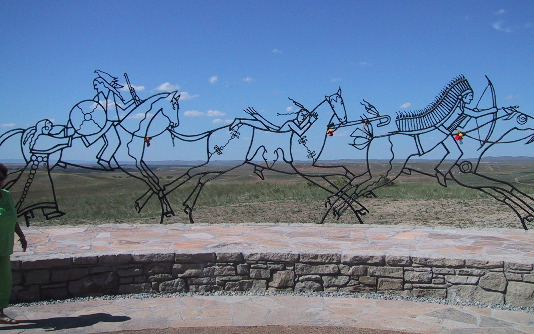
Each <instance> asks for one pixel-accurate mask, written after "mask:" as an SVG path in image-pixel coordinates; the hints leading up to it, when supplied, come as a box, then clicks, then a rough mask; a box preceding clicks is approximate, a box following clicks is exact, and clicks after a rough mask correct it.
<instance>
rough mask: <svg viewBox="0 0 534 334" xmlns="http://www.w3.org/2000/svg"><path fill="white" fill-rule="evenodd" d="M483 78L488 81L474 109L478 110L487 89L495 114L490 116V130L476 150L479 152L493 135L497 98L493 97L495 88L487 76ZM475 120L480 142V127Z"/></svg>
mask: <svg viewBox="0 0 534 334" xmlns="http://www.w3.org/2000/svg"><path fill="white" fill-rule="evenodd" d="M485 77H486V80H488V84H487V85H486V88H485V89H484V91H483V92H482V95H480V98H479V99H478V102H477V105H476V106H475V109H478V105H479V103H480V101H481V100H482V97H484V94H486V91H487V90H488V88H489V89H490V90H491V100H492V104H493V108H494V109H495V112H494V113H492V114H491V117H492V119H491V124H490V129H489V130H488V134H487V135H486V138H485V139H484V141H481V142H480V147H479V148H478V149H479V150H480V149H481V148H482V146H484V144H485V143H487V142H488V140H489V139H490V137H491V135H492V133H493V130H495V123H496V121H497V96H496V95H495V87H493V83H492V82H491V80H490V79H489V78H488V76H487V75H486V76H485ZM475 120H476V123H477V131H478V139H479V140H480V127H479V125H478V118H476V119H475Z"/></svg>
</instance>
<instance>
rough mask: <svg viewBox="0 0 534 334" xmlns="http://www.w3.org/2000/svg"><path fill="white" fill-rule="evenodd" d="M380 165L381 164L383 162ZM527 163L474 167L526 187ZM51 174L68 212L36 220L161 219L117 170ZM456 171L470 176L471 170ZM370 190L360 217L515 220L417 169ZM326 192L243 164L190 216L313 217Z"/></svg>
mask: <svg viewBox="0 0 534 334" xmlns="http://www.w3.org/2000/svg"><path fill="white" fill-rule="evenodd" d="M382 167H383V168H384V172H385V168H386V167H387V164H383V166H382ZM532 167H533V166H532V164H530V163H502V162H498V163H485V164H483V165H482V166H481V169H480V170H479V171H484V173H486V174H487V175H488V176H491V177H493V178H496V179H499V180H503V181H507V182H510V183H512V184H514V185H515V186H516V187H518V188H519V189H521V190H522V191H525V192H527V193H528V194H531V195H532V194H534V169H533V168H532ZM350 168H351V170H364V168H365V166H364V165H363V164H357V163H352V164H351V165H350ZM417 168H418V169H421V170H425V169H428V170H431V169H432V165H431V164H429V163H420V164H418V166H417ZM154 169H155V170H157V172H156V173H157V175H158V176H159V178H160V180H161V182H162V183H168V182H170V181H172V180H173V179H175V178H176V177H177V176H178V175H181V174H182V173H183V172H185V170H186V168H185V167H172V166H159V167H158V166H154ZM38 174H40V175H41V176H40V177H36V178H35V179H34V181H33V183H32V185H31V188H30V193H31V196H32V200H38V199H39V198H46V197H47V196H48V197H49V194H50V192H49V191H50V189H49V187H48V181H47V179H46V173H38ZM43 175H44V176H43ZM52 177H53V180H54V185H55V189H56V195H57V199H58V202H59V207H60V209H61V210H62V211H64V212H66V213H67V214H66V215H65V216H63V217H60V218H56V219H53V220H49V221H45V220H44V218H43V217H42V216H39V215H37V216H36V218H35V219H33V220H32V224H34V225H58V224H68V225H76V224H97V223H123V222H124V223H157V222H159V217H160V209H159V205H158V203H157V201H156V200H155V199H152V200H151V201H149V203H148V204H147V206H146V207H145V208H144V209H143V210H142V212H141V213H137V212H136V210H135V209H134V202H135V200H136V199H137V198H138V197H139V196H141V195H142V194H143V193H144V192H145V191H146V188H145V185H144V184H143V183H142V182H140V181H138V180H136V179H135V178H133V177H131V176H128V175H127V174H125V173H122V172H121V171H114V172H96V171H87V170H82V169H76V168H68V169H66V170H59V171H54V172H53V174H52ZM462 177H464V178H467V181H469V180H468V178H469V175H467V174H465V175H463V176H462ZM339 182H340V183H341V179H340V180H339ZM19 186H20V187H22V184H21V183H20V184H19ZM192 187H193V184H190V185H185V186H183V187H180V188H179V189H177V190H176V191H174V192H173V193H172V194H171V196H170V202H171V205H172V206H173V209H174V211H175V214H176V216H174V217H171V218H169V219H167V220H166V222H170V223H187V222H188V218H187V215H186V214H185V213H184V212H183V211H182V204H181V203H182V202H183V201H184V199H185V198H187V195H188V194H189V192H190V191H191V190H192ZM17 189H18V188H17V187H14V188H13V194H14V198H15V199H17V198H18V197H17V196H20V194H19V192H20V190H19V191H17ZM375 193H376V195H377V198H364V199H362V204H363V205H365V206H366V207H367V209H369V211H370V213H369V214H368V215H366V216H365V217H364V221H365V222H366V223H373V224H411V225H433V226H435V225H440V226H454V227H512V228H520V225H519V221H518V219H517V217H516V216H515V214H514V213H513V212H512V211H511V210H509V209H508V208H507V207H506V206H505V205H503V204H501V203H499V202H497V201H495V200H494V199H491V198H489V197H488V196H487V195H485V194H483V193H481V192H479V191H476V190H473V189H469V188H464V187H460V186H457V185H454V184H451V185H448V186H447V187H443V186H440V185H439V184H438V183H437V182H436V179H435V178H431V177H428V176H424V175H422V174H415V175H402V176H400V177H399V178H398V179H396V180H395V181H394V183H393V185H392V186H387V187H382V188H380V189H378V190H377V191H376V192H375ZM327 196H328V193H327V192H325V191H324V190H322V189H321V188H319V187H317V186H314V185H312V184H311V183H310V182H308V181H307V180H305V179H303V178H300V177H298V176H292V175H285V174H281V173H272V172H269V173H265V180H261V179H260V178H259V177H257V176H256V175H255V174H254V173H253V170H252V168H251V167H242V168H239V169H237V170H234V171H232V172H230V173H228V174H225V175H223V176H221V177H220V178H218V179H216V180H214V181H212V182H210V183H208V184H207V185H206V187H205V188H204V189H203V192H202V194H201V196H200V197H199V200H198V202H197V206H196V210H195V213H194V216H195V221H196V222H199V223H244V222H247V223H248V222H262V223H263V222H265V223H276V222H280V223H316V222H319V221H320V220H321V218H322V216H323V214H324V212H325V206H324V203H325V200H326V198H327ZM530 204H531V205H532V204H533V203H530ZM327 222H335V223H357V222H358V221H357V220H356V218H355V216H354V215H353V214H351V212H349V211H347V212H346V213H345V214H344V216H343V217H342V218H341V219H339V220H334V219H333V218H332V217H328V219H327ZM530 227H531V228H534V226H530Z"/></svg>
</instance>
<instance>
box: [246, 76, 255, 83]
mask: <svg viewBox="0 0 534 334" xmlns="http://www.w3.org/2000/svg"><path fill="white" fill-rule="evenodd" d="M243 81H244V82H248V83H251V82H253V81H256V80H255V79H253V78H251V77H246V78H244V79H243Z"/></svg>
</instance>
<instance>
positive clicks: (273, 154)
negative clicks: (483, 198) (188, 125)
mask: <svg viewBox="0 0 534 334" xmlns="http://www.w3.org/2000/svg"><path fill="white" fill-rule="evenodd" d="M95 74H96V76H95V78H94V80H93V88H94V90H95V96H94V97H93V98H92V99H88V100H83V101H80V102H78V103H77V104H76V105H74V107H72V109H71V111H70V114H69V120H68V122H67V124H65V125H57V124H53V122H52V121H50V120H48V119H44V120H41V121H39V122H37V124H36V125H35V126H32V127H29V128H27V129H13V130H10V131H7V132H5V133H4V134H2V135H0V147H1V146H2V145H7V144H6V143H7V141H8V139H10V138H16V137H19V138H20V141H19V145H20V149H21V153H22V157H23V159H24V161H25V164H24V165H23V166H22V167H21V168H19V169H17V170H14V171H13V172H12V173H11V174H14V175H15V177H13V178H11V181H10V182H9V183H7V184H6V187H7V188H12V187H15V186H17V187H19V188H20V189H21V190H20V194H21V196H20V198H19V199H18V201H17V204H16V206H17V210H18V213H19V216H20V217H24V218H25V220H26V223H27V224H28V225H29V223H30V219H31V218H35V213H36V212H37V211H39V210H40V211H41V213H42V214H43V216H44V217H45V218H46V219H52V218H56V217H60V216H62V215H64V214H65V213H64V212H62V211H61V210H60V208H59V204H58V201H57V197H56V192H55V188H54V181H53V177H52V174H51V171H52V170H53V169H54V168H57V167H60V168H66V167H67V166H74V167H79V168H86V169H91V170H104V171H113V170H121V171H123V172H124V173H127V174H128V175H130V176H132V177H134V178H136V179H138V180H140V181H142V182H143V183H144V185H145V186H146V190H145V191H144V193H142V194H141V196H139V197H138V199H137V200H136V201H135V208H136V210H137V211H138V212H141V210H143V208H144V207H145V205H146V204H147V203H148V202H149V200H151V198H153V197H155V198H156V199H157V201H158V202H159V205H160V209H161V215H160V222H163V221H164V219H165V218H166V217H170V216H173V215H174V214H175V213H174V210H173V208H172V205H171V203H170V201H169V199H168V196H169V195H170V194H171V193H172V192H173V191H175V190H176V189H178V188H181V187H183V186H184V185H186V184H192V185H193V190H192V191H191V192H190V193H189V194H188V195H187V196H186V198H185V200H184V201H183V202H182V209H183V211H184V212H185V213H186V214H187V215H188V217H189V221H190V222H191V223H194V217H193V213H194V210H195V205H196V203H197V200H198V198H199V196H200V194H201V192H202V190H203V188H204V186H205V185H206V183H208V182H210V181H213V180H215V179H216V178H218V177H220V176H221V175H223V174H225V173H227V172H229V171H232V170H234V169H236V168H238V167H241V166H244V165H248V166H252V167H253V169H254V173H255V174H256V175H257V176H258V177H260V178H261V179H264V178H265V176H264V171H265V170H268V171H274V172H279V173H284V174H292V175H298V176H300V177H303V178H304V179H306V180H308V181H309V182H311V183H313V184H315V185H316V186H318V187H320V188H321V189H323V190H324V191H325V192H326V193H328V194H329V195H328V197H327V198H326V200H325V205H326V207H327V208H326V211H325V213H324V215H323V217H322V219H321V221H320V223H324V221H325V219H326V218H327V216H329V215H330V214H332V215H333V216H334V217H336V218H339V217H340V216H341V215H342V214H343V213H344V212H345V211H347V210H349V211H351V212H352V213H353V214H354V215H355V216H356V218H357V219H358V221H359V222H360V223H363V218H362V217H363V216H364V215H365V214H367V213H368V212H369V210H368V209H367V208H366V207H365V206H364V205H363V204H362V203H361V200H362V199H364V198H366V197H368V196H376V195H375V193H374V191H375V190H376V189H378V188H380V187H383V186H385V185H387V184H388V183H391V182H393V181H394V180H395V179H397V178H398V177H399V176H400V175H401V174H413V173H419V174H423V175H427V176H429V177H433V178H435V179H436V181H437V182H438V183H439V184H440V185H442V186H445V187H446V186H447V185H448V184H449V183H451V182H454V183H456V184H458V185H460V186H463V187H467V188H471V189H476V190H478V191H481V192H483V193H485V194H487V195H489V196H491V197H493V198H494V199H496V200H497V201H499V202H501V203H504V204H506V205H507V206H508V207H510V208H511V210H512V211H513V212H514V213H515V214H516V215H517V216H518V218H519V220H520V222H521V224H522V227H523V228H524V229H527V223H531V222H533V221H534V198H533V197H532V196H531V195H529V194H527V193H525V192H523V191H521V190H519V189H518V188H517V187H515V186H514V185H512V184H510V183H508V182H505V181H501V180H497V179H495V178H492V177H489V176H486V175H484V174H482V173H481V172H479V170H478V167H479V165H480V163H481V159H482V157H483V156H484V155H485V153H486V152H487V151H488V150H489V149H490V148H491V147H493V146H494V145H496V144H505V143H519V142H524V143H525V144H532V143H533V142H534V118H533V117H531V116H529V115H526V114H524V113H521V112H519V110H518V107H517V106H511V107H501V108H499V107H498V106H497V102H496V95H495V89H494V87H493V84H492V82H491V81H490V80H489V78H487V77H486V78H487V82H488V84H487V87H486V89H485V90H484V91H483V93H482V95H481V97H480V99H479V100H478V102H477V104H476V106H475V107H474V108H470V107H469V105H470V103H471V102H472V100H473V98H474V93H473V89H472V88H471V85H470V84H469V82H468V81H467V79H466V78H465V77H464V76H458V77H457V78H454V79H453V80H452V81H451V82H450V83H449V84H448V85H447V86H446V87H445V88H444V89H443V90H442V92H441V93H440V94H439V95H438V97H437V98H436V99H435V101H434V102H433V103H431V104H430V105H429V106H428V107H426V108H424V109H422V110H418V111H411V112H401V113H398V114H397V116H396V118H395V122H394V123H395V125H396V127H397V129H396V130H395V131H388V130H387V128H386V126H387V125H390V124H391V117H390V116H388V115H382V114H380V113H379V111H378V110H377V108H376V107H375V106H374V105H372V104H371V103H369V102H368V101H366V100H363V102H361V105H362V106H363V107H364V113H363V114H362V115H361V116H360V119H357V120H349V118H348V116H347V111H346V109H345V104H344V101H343V97H342V94H341V89H339V90H338V91H337V92H335V93H334V94H332V95H327V96H325V97H324V99H323V100H322V101H320V103H319V104H318V105H317V106H316V107H314V108H313V109H311V110H309V109H307V108H306V107H304V105H302V104H301V103H299V102H297V101H295V100H292V99H290V101H291V102H292V103H293V104H294V106H295V107H296V110H297V111H295V112H291V113H288V114H287V113H286V114H283V115H285V116H290V119H289V120H286V121H284V122H281V124H277V122H275V121H274V120H269V119H267V117H265V116H264V115H262V114H261V113H260V112H258V111H256V109H254V108H252V107H248V108H246V109H245V110H244V112H245V117H242V118H236V119H234V120H233V122H232V123H231V124H229V125H225V126H221V127H218V128H215V129H212V130H209V131H205V132H202V133H199V134H186V133H183V132H182V131H181V130H179V124H180V122H179V109H180V106H179V99H180V94H179V93H178V92H177V91H172V92H165V93H159V94H155V95H152V96H150V97H148V98H146V99H144V100H143V99H141V98H139V96H138V95H137V93H136V91H135V89H134V87H133V86H132V85H131V83H130V80H129V78H128V75H127V74H126V73H125V74H124V78H125V81H126V85H127V89H128V91H129V92H130V95H131V98H129V99H125V98H124V97H123V96H122V94H121V89H123V88H124V87H123V85H121V84H120V83H119V82H118V78H117V77H114V76H112V75H110V74H109V73H106V72H103V71H100V70H97V71H95ZM488 90H489V91H490V92H491V95H492V104H493V105H492V106H491V107H490V108H487V109H479V108H478V106H479V104H480V102H481V100H482V97H483V96H484V95H485V94H486V93H487V91H488ZM130 115H141V117H136V118H135V119H136V120H137V121H136V122H133V123H132V122H125V119H127V118H129V116H130ZM278 115H282V114H278ZM487 118H491V119H490V120H487ZM479 121H480V122H481V123H479ZM497 126H498V127H499V129H500V130H501V131H500V132H496V131H494V130H495V129H496V127H497ZM339 129H345V130H347V129H348V130H349V132H350V133H351V135H350V136H347V137H346V138H348V140H349V141H348V142H347V144H348V145H350V146H352V147H353V148H354V149H355V150H356V151H355V153H356V152H358V151H361V152H364V153H365V154H366V160H367V164H366V169H365V170H363V171H362V170H354V171H353V170H351V169H350V166H346V165H344V164H342V163H338V164H334V165H332V164H328V165H321V164H320V163H319V161H320V157H321V155H322V153H323V151H324V150H325V147H326V146H325V145H326V143H327V141H328V139H329V138H330V137H331V136H333V135H334V134H335V133H336V131H337V130H339ZM481 131H486V134H485V138H484V139H482V136H481ZM164 133H166V134H169V135H170V136H171V138H172V142H173V145H175V141H176V140H178V141H179V145H180V147H181V148H183V150H184V151H186V150H187V147H188V145H189V144H194V145H197V147H198V144H202V145H203V146H204V147H205V152H203V153H204V158H203V160H202V161H201V162H200V163H198V164H196V165H194V166H192V167H190V168H188V169H187V170H186V171H185V172H183V173H182V174H181V175H177V176H176V178H174V179H173V180H172V181H170V182H167V183H163V181H161V180H160V179H159V178H158V177H157V175H156V174H155V173H154V172H153V171H152V170H151V168H150V167H149V165H148V164H147V162H146V161H145V159H144V158H145V149H146V148H148V147H149V146H150V144H151V140H152V139H153V138H156V137H158V136H161V135H162V134H164ZM240 138H241V140H246V141H247V145H245V146H244V147H245V149H243V145H237V144H238V139H240ZM465 138H468V139H469V140H472V141H474V142H478V143H479V147H478V152H479V155H478V157H477V158H476V159H474V160H465V159H464V160H462V158H463V155H464V152H463V150H462V146H461V145H462V142H463V140H464V139H465ZM399 143H403V144H402V145H403V149H402V150H401V149H399V147H400V144H399ZM406 143H408V144H406ZM73 147H75V148H77V149H80V148H83V147H85V148H93V149H98V153H96V155H95V156H94V161H91V162H90V163H82V162H79V161H73V160H70V159H67V158H65V157H64V152H66V151H68V150H71V148H73ZM377 147H381V148H383V147H388V148H389V150H387V151H386V152H384V151H383V150H382V152H383V156H382V157H381V159H383V160H386V161H387V162H388V164H389V165H388V170H387V173H386V174H385V175H384V174H379V173H378V172H377V170H376V167H375V166H374V165H373V164H371V163H370V153H375V152H376V150H377V149H376V148H377ZM407 147H408V148H411V150H410V149H408V150H407V149H406V148H407ZM440 149H441V150H444V152H445V154H444V155H443V156H442V158H441V160H440V161H439V162H438V163H437V164H436V165H435V166H434V169H433V171H432V172H428V171H426V170H419V169H417V168H415V167H413V166H411V165H409V164H408V162H409V161H410V159H412V158H417V157H425V156H428V154H429V153H431V152H435V151H438V150H440ZM236 150H241V151H238V152H239V153H240V154H241V156H242V159H240V160H239V161H237V162H235V163H233V164H224V165H222V164H220V163H217V162H216V159H219V160H224V158H225V156H226V155H227V153H228V152H232V154H235V151H236ZM118 153H121V154H122V155H121V157H122V156H126V157H127V158H126V160H124V159H121V160H120V161H119V159H118V158H117V154H118ZM347 158H348V159H350V158H351V157H347ZM394 159H395V160H396V161H401V162H402V163H400V164H398V163H395V164H394V163H393V161H394ZM297 161H308V162H309V164H307V165H305V166H303V165H302V164H297V163H296V162H297ZM131 165H133V166H134V167H135V168H134V171H133V172H132V170H131V168H127V166H131ZM287 166H289V167H290V168H289V169H288V168H287ZM40 167H42V168H40ZM38 173H39V174H43V177H44V179H45V180H47V181H46V182H45V183H46V184H47V187H48V188H49V189H48V194H49V198H48V199H46V200H42V199H39V200H36V199H34V198H33V196H32V191H31V189H32V183H33V182H34V180H36V178H37V177H38V176H39V174H38ZM462 174H463V175H469V176H470V177H469V180H467V181H466V180H464V179H463V178H462V177H461V175H462ZM339 180H343V181H342V182H341V183H340V182H339Z"/></svg>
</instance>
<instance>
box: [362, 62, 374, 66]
mask: <svg viewBox="0 0 534 334" xmlns="http://www.w3.org/2000/svg"><path fill="white" fill-rule="evenodd" d="M358 65H360V66H371V65H373V64H372V63H370V62H368V61H361V62H359V63H358Z"/></svg>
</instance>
